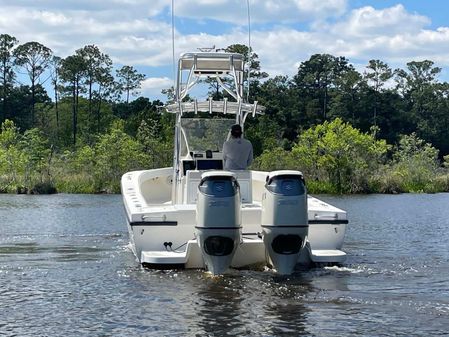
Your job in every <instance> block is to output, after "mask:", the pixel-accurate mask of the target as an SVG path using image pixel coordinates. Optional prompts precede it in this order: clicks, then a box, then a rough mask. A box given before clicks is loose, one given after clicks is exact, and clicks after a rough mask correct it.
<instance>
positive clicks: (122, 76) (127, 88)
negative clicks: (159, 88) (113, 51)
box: [117, 66, 145, 104]
mask: <svg viewBox="0 0 449 337" xmlns="http://www.w3.org/2000/svg"><path fill="white" fill-rule="evenodd" d="M117 77H118V88H119V91H120V93H126V104H128V103H129V97H130V95H137V93H138V91H137V89H140V87H141V85H142V81H143V80H144V79H145V75H143V74H139V73H138V72H137V70H136V69H134V68H133V67H132V66H123V67H121V68H120V69H119V70H117Z"/></svg>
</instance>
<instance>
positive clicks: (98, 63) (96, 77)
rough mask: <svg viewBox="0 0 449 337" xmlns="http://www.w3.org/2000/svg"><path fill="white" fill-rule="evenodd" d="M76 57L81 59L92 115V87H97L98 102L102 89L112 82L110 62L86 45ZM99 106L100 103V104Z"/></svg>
mask: <svg viewBox="0 0 449 337" xmlns="http://www.w3.org/2000/svg"><path fill="white" fill-rule="evenodd" d="M76 55H78V56H79V57H81V58H82V59H83V61H84V66H85V84H86V86H87V92H88V101H89V106H88V112H89V116H90V115H92V109H93V98H94V96H95V92H94V85H95V84H97V85H98V90H97V92H96V95H97V96H98V97H99V99H100V102H101V98H102V91H101V90H102V89H103V88H104V87H105V86H109V85H110V83H112V82H113V79H112V75H111V69H112V60H111V58H110V57H109V56H108V55H107V54H103V53H102V52H101V51H100V49H99V48H98V47H97V46H95V45H87V46H84V47H83V48H81V49H78V50H77V51H76ZM100 106H101V103H100ZM96 112H97V113H96V114H97V118H96V119H97V131H98V130H99V129H100V109H97V111H96Z"/></svg>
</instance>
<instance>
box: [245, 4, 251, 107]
mask: <svg viewBox="0 0 449 337" xmlns="http://www.w3.org/2000/svg"><path fill="white" fill-rule="evenodd" d="M246 4H247V8H248V56H247V57H248V88H247V90H246V101H247V102H248V103H249V82H250V77H251V75H250V74H251V13H250V4H249V0H246Z"/></svg>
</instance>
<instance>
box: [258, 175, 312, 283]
mask: <svg viewBox="0 0 449 337" xmlns="http://www.w3.org/2000/svg"><path fill="white" fill-rule="evenodd" d="M308 231H309V224H308V217H307V192H306V187H305V183H304V178H303V176H302V173H301V172H299V171H287V170H285V171H273V172H270V173H269V175H268V177H267V182H266V184H265V191H264V193H263V196H262V232H263V241H264V244H265V247H266V249H267V250H268V254H269V256H270V259H271V262H272V264H273V267H274V269H276V270H277V272H278V273H279V274H282V275H288V274H291V273H292V272H293V270H294V268H295V265H296V263H297V261H298V258H299V255H300V253H301V249H302V248H304V245H305V241H306V238H307V234H308Z"/></svg>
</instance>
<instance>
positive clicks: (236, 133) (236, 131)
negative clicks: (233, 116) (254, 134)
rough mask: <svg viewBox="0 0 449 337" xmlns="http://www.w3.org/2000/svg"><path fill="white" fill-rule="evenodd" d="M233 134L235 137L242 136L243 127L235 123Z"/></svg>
mask: <svg viewBox="0 0 449 337" xmlns="http://www.w3.org/2000/svg"><path fill="white" fill-rule="evenodd" d="M231 135H232V137H234V138H240V137H241V136H242V127H241V126H240V125H239V124H234V125H233V126H232V127H231Z"/></svg>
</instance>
